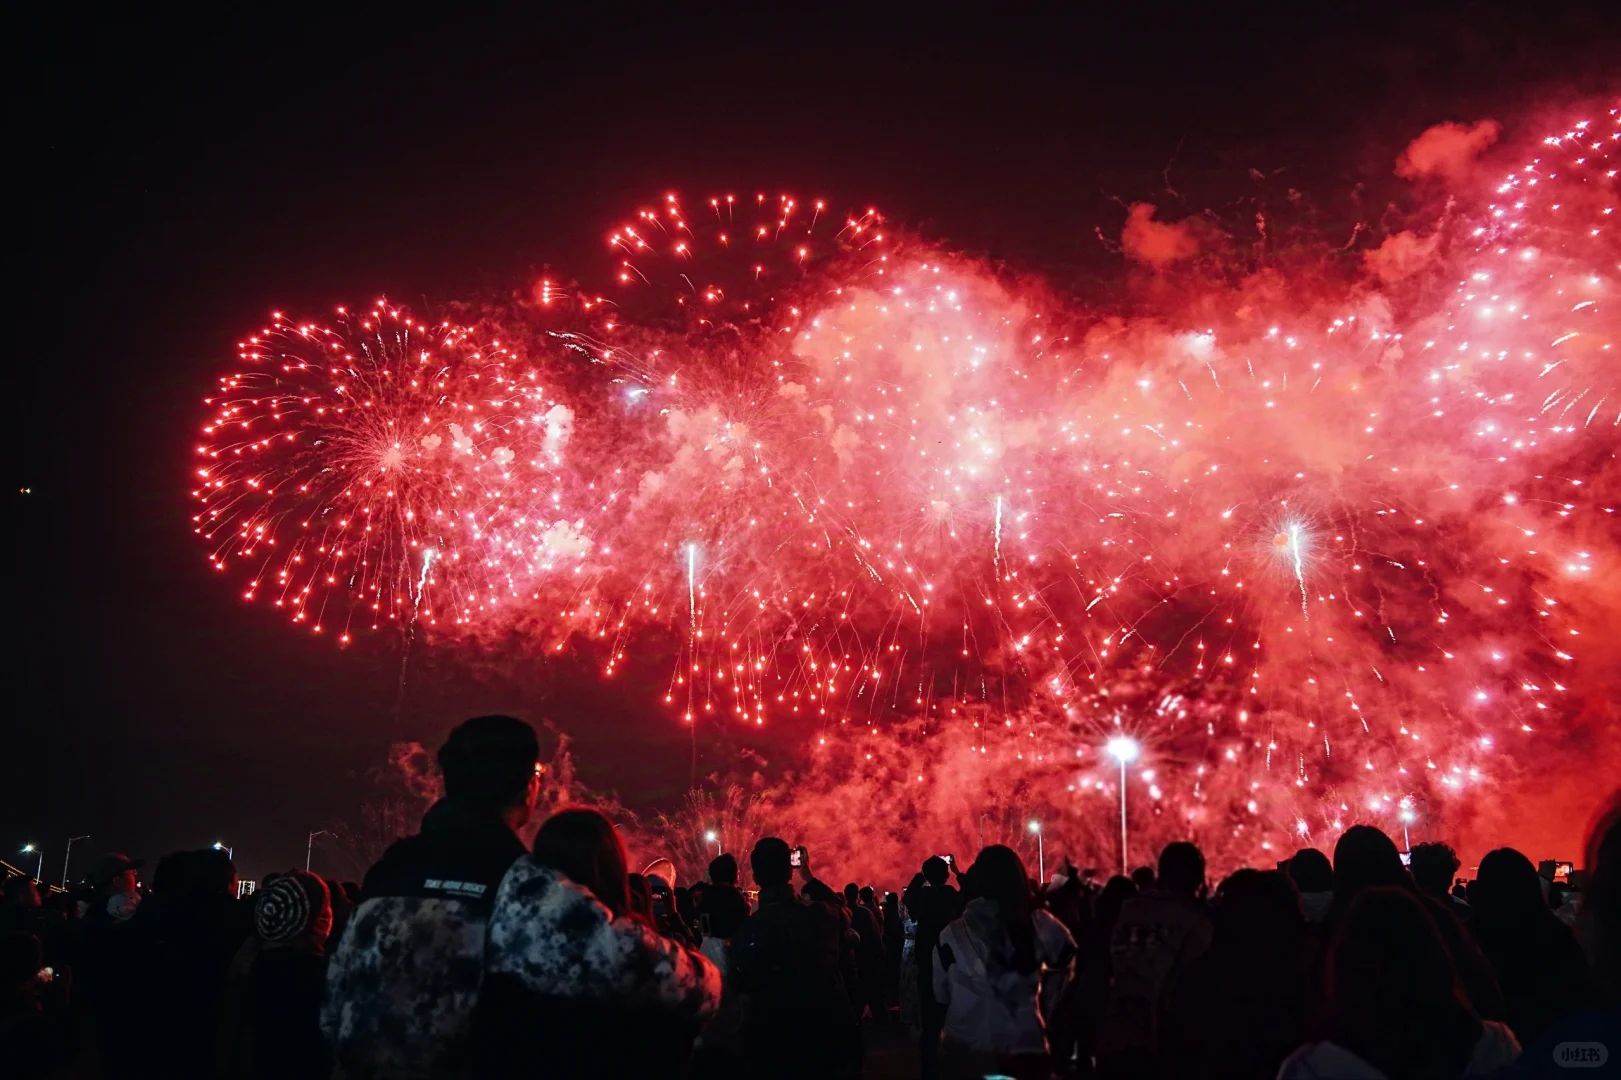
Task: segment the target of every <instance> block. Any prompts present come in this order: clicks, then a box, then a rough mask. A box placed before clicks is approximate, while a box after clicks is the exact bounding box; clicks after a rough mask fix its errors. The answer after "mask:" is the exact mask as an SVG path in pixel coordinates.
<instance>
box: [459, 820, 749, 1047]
mask: <svg viewBox="0 0 1621 1080" xmlns="http://www.w3.org/2000/svg"><path fill="white" fill-rule="evenodd" d="M485 956H486V967H487V973H486V975H485V978H484V985H483V987H482V988H481V990H480V993H479V999H478V1005H477V1007H476V1008H475V1010H474V1014H473V1020H472V1035H471V1038H470V1042H469V1059H470V1063H471V1071H472V1073H473V1075H475V1076H489V1077H496V1076H501V1077H507V1076H525V1077H527V1076H532V1077H554V1076H632V1077H639V1076H656V1075H659V1074H665V1073H667V1074H671V1075H677V1076H679V1075H681V1074H682V1073H684V1072H685V1070H686V1065H687V1060H688V1058H689V1057H690V1055H691V1053H692V1041H693V1038H694V1037H695V1036H696V1035H697V1033H698V1028H699V1024H700V1023H701V1021H702V1020H703V1019H704V1018H705V1017H707V1016H709V1015H710V1014H711V1013H713V1012H714V1010H715V1007H716V1005H718V1004H719V1002H720V995H721V976H720V971H719V970H718V969H717V968H716V967H715V965H714V964H712V963H710V962H709V961H708V960H706V959H705V958H704V957H703V956H702V955H700V954H699V953H698V952H697V951H695V950H693V949H689V948H687V947H685V946H684V945H681V944H679V943H678V942H675V941H672V940H671V939H669V938H667V937H664V936H662V935H660V934H658V933H657V932H656V931H654V929H653V928H652V927H650V926H649V925H648V924H647V923H646V922H645V921H644V920H642V919H640V918H637V917H636V916H635V915H634V914H632V912H631V908H630V880H629V874H628V873H627V872H626V869H625V847H624V844H623V843H622V842H621V841H620V839H619V834H618V832H616V831H615V829H614V827H613V825H612V823H611V822H609V821H608V819H607V818H606V817H604V816H602V814H600V813H598V812H597V811H595V810H587V809H571V810H563V811H560V812H559V813H556V814H553V815H552V816H551V817H550V818H548V819H547V820H546V823H545V824H543V825H542V826H541V827H540V831H539V832H537V833H536V834H535V850H534V853H533V854H531V855H525V856H522V857H521V858H519V859H518V860H517V861H516V862H515V863H513V864H512V868H511V869H510V870H508V871H507V874H506V877H505V879H504V880H503V881H502V882H501V887H500V891H499V892H498V894H497V895H496V898H495V907H494V910H493V912H492V913H491V915H490V921H489V932H488V939H487V944H486V948H485Z"/></svg>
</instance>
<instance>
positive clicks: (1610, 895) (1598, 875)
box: [1482, 792, 1621, 1080]
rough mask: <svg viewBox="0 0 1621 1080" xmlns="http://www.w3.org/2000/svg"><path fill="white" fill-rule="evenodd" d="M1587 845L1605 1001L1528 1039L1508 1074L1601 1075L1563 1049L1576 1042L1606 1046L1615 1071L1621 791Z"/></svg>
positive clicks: (1588, 895) (1587, 901) (1585, 919)
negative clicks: (1582, 1066)
mask: <svg viewBox="0 0 1621 1080" xmlns="http://www.w3.org/2000/svg"><path fill="white" fill-rule="evenodd" d="M1584 850H1585V860H1584V867H1585V869H1586V877H1587V881H1586V883H1585V884H1584V886H1583V894H1584V896H1583V900H1582V910H1581V915H1580V917H1579V921H1580V922H1581V923H1582V924H1583V925H1584V927H1585V929H1586V931H1587V933H1588V935H1589V941H1590V955H1591V956H1592V963H1593V967H1592V970H1593V975H1594V977H1595V979H1596V980H1597V982H1598V985H1599V992H1600V995H1601V996H1600V1001H1599V1003H1598V1004H1597V1005H1596V1006H1595V1007H1593V1008H1590V1009H1586V1010H1584V1011H1582V1012H1578V1013H1576V1014H1575V1015H1573V1016H1567V1017H1565V1018H1563V1019H1561V1020H1559V1021H1556V1022H1555V1023H1554V1024H1552V1025H1551V1026H1550V1027H1549V1028H1548V1029H1547V1030H1546V1031H1544V1032H1543V1034H1542V1036H1541V1037H1540V1038H1539V1039H1538V1040H1537V1041H1536V1042H1534V1043H1531V1044H1529V1045H1527V1046H1526V1047H1525V1052H1524V1053H1523V1054H1521V1055H1520V1060H1519V1061H1517V1062H1515V1064H1514V1067H1513V1068H1512V1069H1511V1070H1510V1072H1509V1073H1508V1074H1507V1076H1508V1077H1510V1078H1514V1080H1526V1078H1531V1077H1538V1078H1544V1080H1551V1078H1554V1077H1568V1076H1572V1075H1576V1074H1578V1073H1581V1074H1583V1075H1589V1076H1593V1075H1598V1072H1599V1070H1596V1069H1592V1068H1588V1069H1587V1070H1586V1071H1585V1072H1584V1071H1583V1070H1580V1069H1575V1068H1572V1067H1571V1066H1572V1064H1575V1063H1576V1062H1574V1061H1572V1060H1570V1059H1567V1058H1564V1057H1563V1056H1562V1055H1563V1054H1565V1053H1568V1052H1569V1051H1570V1049H1571V1047H1572V1045H1575V1046H1582V1047H1592V1046H1594V1045H1595V1044H1598V1045H1602V1046H1605V1047H1607V1048H1608V1050H1609V1069H1610V1071H1611V1072H1614V1071H1615V1062H1616V1047H1617V1046H1621V792H1618V793H1616V794H1614V795H1612V796H1611V797H1610V800H1609V803H1608V805H1607V806H1606V808H1605V810H1604V812H1603V813H1602V814H1601V815H1600V817H1599V820H1598V821H1597V822H1596V823H1595V825H1594V827H1593V829H1592V831H1591V832H1590V834H1589V835H1588V838H1587V846H1586V848H1585V849H1584ZM1482 868H1483V869H1484V863H1483V864H1482Z"/></svg>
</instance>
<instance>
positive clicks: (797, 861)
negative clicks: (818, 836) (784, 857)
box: [788, 846, 805, 868]
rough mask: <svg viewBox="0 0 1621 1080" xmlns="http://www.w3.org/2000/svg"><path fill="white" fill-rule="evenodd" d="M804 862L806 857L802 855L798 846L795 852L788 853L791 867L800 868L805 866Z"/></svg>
mask: <svg viewBox="0 0 1621 1080" xmlns="http://www.w3.org/2000/svg"><path fill="white" fill-rule="evenodd" d="M804 862H805V860H804V857H803V856H802V855H800V852H799V848H798V847H797V846H796V847H795V848H794V850H793V851H791V852H789V853H788V865H789V866H792V867H795V868H798V867H800V866H803V865H804Z"/></svg>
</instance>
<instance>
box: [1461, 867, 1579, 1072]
mask: <svg viewBox="0 0 1621 1080" xmlns="http://www.w3.org/2000/svg"><path fill="white" fill-rule="evenodd" d="M1470 896H1472V897H1473V898H1474V905H1473V909H1474V910H1473V915H1472V919H1471V926H1472V927H1473V929H1474V932H1475V940H1477V941H1478V942H1479V943H1480V950H1481V952H1483V953H1485V954H1486V959H1487V960H1489V961H1490V962H1491V965H1492V970H1493V971H1494V972H1495V973H1496V974H1497V985H1498V986H1499V988H1500V989H1501V990H1502V992H1503V1001H1504V1004H1505V1005H1506V1006H1507V1008H1508V1025H1509V1027H1511V1028H1512V1029H1513V1030H1514V1035H1515V1037H1516V1038H1518V1039H1519V1040H1520V1042H1521V1043H1524V1044H1527V1045H1529V1044H1530V1043H1531V1042H1533V1041H1535V1040H1536V1039H1537V1038H1538V1037H1539V1036H1540V1035H1541V1034H1542V1033H1543V1032H1544V1031H1546V1030H1547V1029H1548V1028H1549V1027H1550V1026H1552V1025H1553V1024H1554V1023H1555V1022H1556V1021H1558V1020H1561V1019H1563V1018H1565V1017H1567V1016H1569V1015H1571V1014H1573V1013H1576V1012H1580V1011H1581V1010H1583V1009H1586V1008H1589V1007H1591V1006H1592V1005H1594V1004H1596V1002H1597V1000H1598V986H1597V984H1596V982H1595V980H1594V978H1593V973H1592V972H1591V971H1590V970H1589V969H1588V966H1587V958H1586V957H1585V956H1583V955H1582V948H1581V946H1580V945H1579V944H1577V942H1576V935H1575V934H1574V933H1573V932H1572V931H1571V929H1570V927H1568V926H1566V925H1565V924H1564V923H1563V922H1560V921H1559V918H1558V917H1557V916H1555V915H1554V913H1553V912H1552V911H1551V910H1549V908H1548V904H1547V901H1545V900H1544V899H1543V898H1542V888H1541V886H1540V885H1539V884H1538V880H1537V871H1536V867H1534V866H1532V865H1531V860H1530V859H1527V858H1526V857H1525V856H1524V855H1522V854H1520V853H1519V852H1518V851H1515V850H1514V849H1513V848H1498V849H1497V850H1496V851H1493V852H1491V853H1489V854H1488V855H1487V856H1486V857H1485V858H1484V859H1482V860H1480V871H1479V873H1478V874H1477V875H1476V877H1475V883H1474V885H1473V887H1472V888H1471V890H1470Z"/></svg>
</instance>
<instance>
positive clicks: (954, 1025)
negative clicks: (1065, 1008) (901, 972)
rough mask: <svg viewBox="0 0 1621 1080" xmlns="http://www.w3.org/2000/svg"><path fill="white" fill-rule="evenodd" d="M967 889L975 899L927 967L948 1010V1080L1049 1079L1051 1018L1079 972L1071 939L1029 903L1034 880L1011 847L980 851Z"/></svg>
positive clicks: (944, 1055) (944, 934)
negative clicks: (986, 1078) (987, 1078)
mask: <svg viewBox="0 0 1621 1080" xmlns="http://www.w3.org/2000/svg"><path fill="white" fill-rule="evenodd" d="M965 884H966V886H967V890H968V893H969V895H970V896H971V897H972V899H970V900H969V901H968V904H967V906H966V907H964V909H963V914H962V917H961V918H959V919H956V920H955V921H953V922H951V923H950V924H948V925H947V926H946V928H945V929H944V930H942V931H941V932H940V940H939V943H938V944H937V945H936V946H935V956H934V965H933V970H932V976H933V982H934V986H933V989H934V996H935V999H936V1000H937V1001H939V1002H940V1004H941V1005H942V1006H943V1007H944V1008H945V1031H944V1036H943V1039H942V1044H941V1055H940V1058H941V1065H942V1073H943V1075H945V1076H948V1077H951V1076H962V1077H969V1076H974V1077H978V1076H983V1075H986V1073H987V1072H1000V1073H1004V1074H1006V1075H1009V1076H1014V1077H1020V1078H1023V1077H1045V1076H1046V1075H1048V1073H1049V1072H1050V1070H1051V1064H1050V1057H1049V1047H1048V1045H1047V1030H1046V1029H1047V1020H1048V1018H1049V1017H1050V1016H1051V1015H1052V1012H1053V1010H1054V1008H1055V1007H1056V1006H1057V1004H1058V1001H1059V999H1060V998H1061V997H1062V996H1063V994H1064V989H1065V987H1067V986H1068V985H1069V980H1070V978H1071V977H1072V976H1073V975H1074V972H1075V941H1074V939H1073V938H1071V937H1070V935H1069V931H1068V930H1066V929H1064V924H1063V923H1061V922H1059V921H1058V920H1057V919H1056V918H1054V917H1053V916H1052V915H1051V914H1050V913H1049V912H1047V911H1045V910H1042V909H1039V908H1036V907H1035V906H1034V905H1033V904H1032V903H1031V897H1030V878H1029V875H1028V874H1026V873H1025V869H1024V862H1023V860H1021V859H1020V858H1019V856H1018V853H1017V852H1015V851H1014V850H1013V849H1012V848H1009V847H1004V846H1002V845H1001V844H996V845H994V846H992V847H988V848H986V849H984V850H983V851H981V852H980V853H979V857H978V858H977V859H975V860H974V865H973V867H972V868H971V869H970V870H969V871H968V874H967V877H966V879H965Z"/></svg>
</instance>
